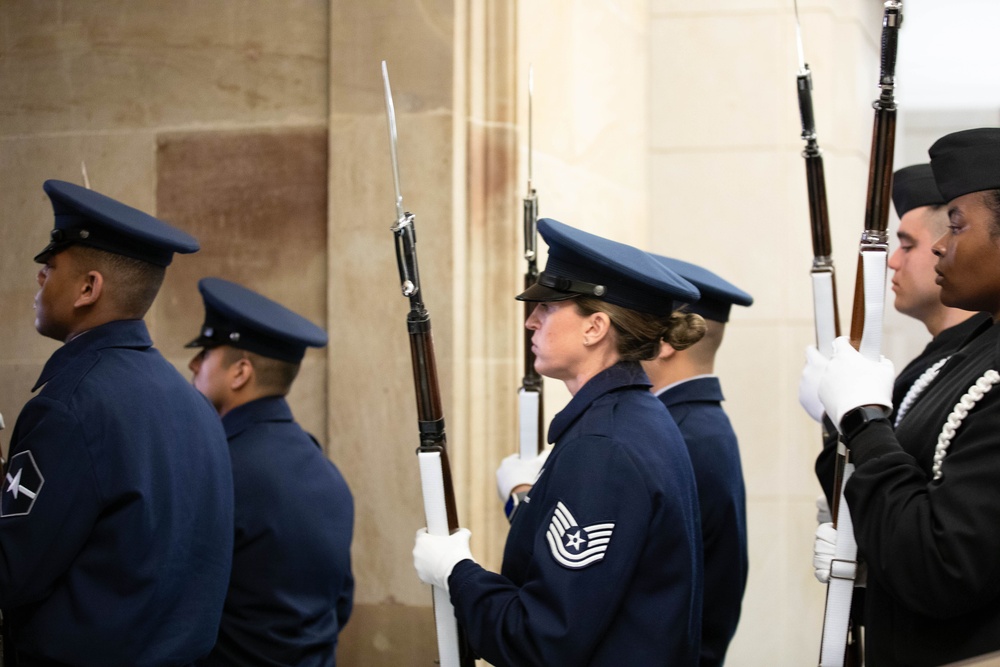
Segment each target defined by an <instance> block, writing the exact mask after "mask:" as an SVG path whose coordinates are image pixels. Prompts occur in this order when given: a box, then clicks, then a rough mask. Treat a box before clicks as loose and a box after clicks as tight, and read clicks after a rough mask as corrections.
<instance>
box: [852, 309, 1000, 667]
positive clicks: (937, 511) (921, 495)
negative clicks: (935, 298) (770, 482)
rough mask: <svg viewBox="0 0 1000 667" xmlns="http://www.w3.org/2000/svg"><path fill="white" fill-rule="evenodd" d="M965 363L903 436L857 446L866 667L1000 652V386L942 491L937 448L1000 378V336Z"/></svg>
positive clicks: (953, 451)
mask: <svg viewBox="0 0 1000 667" xmlns="http://www.w3.org/2000/svg"><path fill="white" fill-rule="evenodd" d="M976 334H977V335H974V337H973V338H972V339H971V340H970V341H969V342H967V343H966V344H965V346H964V347H962V348H961V349H960V350H959V351H957V352H955V353H954V354H953V355H952V357H951V359H950V360H949V361H948V363H947V364H946V365H945V366H944V367H943V368H942V369H941V372H940V374H939V375H938V376H937V379H936V380H935V381H934V383H933V384H932V385H931V386H930V387H928V388H927V389H926V390H925V391H924V393H923V395H922V396H921V397H920V398H919V399H918V400H917V402H916V403H914V405H913V407H912V408H911V409H910V410H909V412H907V414H906V416H905V417H904V418H903V420H902V422H901V423H900V424H899V427H898V428H897V429H896V432H895V434H894V433H893V431H892V428H891V427H890V426H889V425H888V424H887V423H884V422H882V423H880V422H874V423H872V424H870V425H869V426H868V427H867V428H865V429H864V430H862V431H861V432H860V433H859V434H858V435H857V436H856V437H855V438H854V439H853V440H852V441H851V443H850V448H851V455H852V458H853V459H854V461H855V465H856V466H857V467H856V469H855V471H854V474H853V475H852V476H851V479H850V480H848V482H847V486H846V488H845V491H844V493H845V495H846V496H847V501H848V504H849V505H850V508H851V518H852V520H853V522H854V532H855V536H856V538H857V542H858V551H859V555H860V556H861V558H863V560H864V561H865V562H866V563H867V564H868V587H867V596H866V599H867V602H866V613H865V621H866V623H865V624H866V626H867V631H866V634H865V644H866V653H867V657H866V663H867V664H870V665H878V666H879V667H882V666H886V667H893V666H895V665H907V666H913V667H921V666H927V665H942V664H946V663H951V662H954V661H958V660H962V659H965V658H970V657H972V656H976V655H980V654H983V653H989V652H993V651H997V650H1000V559H998V557H997V554H1000V530H998V528H997V527H998V526H1000V497H998V493H1000V455H998V448H997V445H998V443H1000V386H994V387H993V388H992V389H991V390H990V391H989V392H987V393H986V394H985V395H983V397H982V399H981V400H980V401H978V402H977V403H975V405H974V406H973V407H972V408H971V409H970V410H969V412H968V415H967V416H966V417H965V419H964V420H962V422H961V425H959V426H958V429H957V430H956V431H955V435H954V437H953V439H952V440H951V446H950V447H949V449H948V451H947V456H946V457H945V458H944V462H943V466H942V471H943V477H942V478H941V479H939V480H937V481H932V472H931V470H932V465H933V456H934V450H935V445H936V444H937V441H938V435H939V434H940V433H941V431H942V427H943V426H944V424H945V421H946V420H947V418H948V416H949V414H951V412H952V410H953V409H954V408H955V405H956V403H958V401H959V398H960V397H962V396H963V395H964V394H965V393H966V392H967V391H968V390H969V388H970V387H971V386H972V385H973V383H975V382H976V381H977V380H978V379H979V378H980V377H982V376H983V374H984V373H985V371H987V370H989V369H994V370H998V371H1000V325H995V324H992V323H986V324H984V325H983V326H982V327H981V328H980V330H979V331H978V332H976Z"/></svg>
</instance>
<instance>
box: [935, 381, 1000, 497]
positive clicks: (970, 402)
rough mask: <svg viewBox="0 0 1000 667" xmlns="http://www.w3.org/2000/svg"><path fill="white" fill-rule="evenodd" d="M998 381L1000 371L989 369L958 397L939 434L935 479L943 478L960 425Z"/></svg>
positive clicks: (936, 448)
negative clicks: (943, 467) (943, 468)
mask: <svg viewBox="0 0 1000 667" xmlns="http://www.w3.org/2000/svg"><path fill="white" fill-rule="evenodd" d="M998 382H1000V373H997V372H996V371H994V370H988V371H986V372H985V373H983V376H982V377H981V378H979V379H978V380H976V383H975V384H974V385H972V386H971V387H969V391H967V392H966V393H965V395H964V396H962V398H960V399H958V403H957V404H956V405H955V409H954V410H952V412H951V414H950V415H948V419H947V420H945V423H944V427H942V429H941V435H939V436H938V441H937V446H936V447H935V448H934V465H933V466H932V467H931V472H932V473H933V475H934V479H935V480H938V479H941V475H942V474H943V473H942V471H941V464H943V463H944V457H945V455H947V453H948V447H950V446H951V440H952V438H954V437H955V432H956V431H958V427H959V426H961V425H962V422H963V421H964V420H965V418H966V417H967V416H968V415H969V411H970V410H972V408H974V407H975V406H976V403H978V402H979V400H980V399H982V397H983V396H985V395H986V394H987V393H988V392H989V390H990V389H992V388H993V386H994V385H995V384H996V383H998Z"/></svg>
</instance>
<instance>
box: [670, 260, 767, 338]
mask: <svg viewBox="0 0 1000 667" xmlns="http://www.w3.org/2000/svg"><path fill="white" fill-rule="evenodd" d="M653 257H655V258H656V259H657V260H659V262H660V263H662V264H663V265H664V266H665V267H667V268H668V269H670V270H671V271H673V272H674V273H676V274H677V275H679V276H680V277H681V278H684V279H685V280H687V281H689V282H691V283H692V284H694V286H695V287H697V288H698V291H700V292H701V298H700V299H698V301H696V302H695V303H692V304H691V305H690V306H688V308H687V310H688V311H689V312H692V313H697V314H699V315H701V316H702V317H704V318H705V319H706V320H715V321H716V322H728V321H729V310H730V308H732V307H733V305H737V306H749V305H750V304H752V303H753V297H752V296H750V295H749V294H747V293H746V292H744V291H743V290H741V289H740V288H739V287H737V286H736V285H734V284H732V283H731V282H729V281H728V280H725V279H723V278H720V277H719V276H717V275H716V274H714V273H712V272H711V271H709V270H708V269H706V268H704V267H702V266H698V265H697V264H692V263H691V262H685V261H683V260H680V259H674V258H673V257H664V256H663V255H653Z"/></svg>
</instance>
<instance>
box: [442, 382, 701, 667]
mask: <svg viewBox="0 0 1000 667" xmlns="http://www.w3.org/2000/svg"><path fill="white" fill-rule="evenodd" d="M549 441H550V442H553V441H554V442H555V448H554V449H553V451H552V454H551V455H550V456H549V459H548V461H547V462H546V465H545V468H544V469H543V471H542V473H541V475H540V476H539V478H538V480H537V481H536V483H535V485H534V486H533V487H532V489H531V493H530V495H529V496H528V497H527V498H526V499H525V501H524V502H525V504H522V505H521V506H520V507H519V509H518V511H517V513H516V514H515V515H514V520H513V523H512V524H511V527H510V534H509V535H508V538H507V546H506V549H505V551H504V559H503V568H502V571H501V574H494V573H492V572H488V571H486V570H484V569H483V568H481V567H480V566H479V565H477V564H475V563H474V562H472V561H471V560H465V561H462V562H461V563H459V564H458V565H457V566H456V567H455V569H454V570H453V571H452V574H451V576H450V578H449V588H450V591H451V599H452V602H453V604H454V605H455V613H456V616H457V617H458V620H459V623H460V624H461V625H462V626H463V627H464V628H465V630H466V632H467V634H468V637H469V640H470V643H471V645H472V647H473V648H474V649H475V650H476V651H477V652H478V653H479V654H480V655H481V656H482V657H484V658H486V659H487V660H488V661H489V662H490V663H491V664H493V665H496V666H497V667H504V666H512V665H517V666H519V667H523V666H531V665H539V666H542V665H574V666H584V665H613V666H614V667H620V666H622V665H674V666H680V667H684V666H692V665H697V664H698V645H699V633H700V628H701V598H702V551H701V527H700V524H699V517H698V499H697V491H696V489H695V481H694V474H693V472H692V470H691V463H690V460H689V459H688V455H687V450H686V449H685V447H684V441H683V439H682V438H681V435H680V433H679V432H678V430H677V426H676V425H675V424H674V422H673V420H672V419H671V418H670V415H669V413H668V412H667V411H666V410H665V409H664V407H663V405H662V404H661V403H660V402H659V401H658V400H656V398H655V397H654V396H653V395H652V394H651V393H649V380H648V378H647V377H646V374H645V373H644V372H643V371H642V368H641V367H640V366H639V365H638V364H637V363H619V364H617V365H615V366H612V367H611V368H609V369H607V370H605V371H603V372H601V373H599V374H598V375H596V376H595V377H593V378H591V379H590V381H588V382H587V383H586V384H585V385H584V386H583V387H582V388H581V389H580V391H579V392H577V394H576V395H575V396H574V397H573V399H572V400H571V401H570V402H569V404H568V405H567V406H566V408H564V409H563V410H562V411H561V412H560V413H559V414H558V415H556V417H555V419H553V420H552V424H551V426H550V428H549Z"/></svg>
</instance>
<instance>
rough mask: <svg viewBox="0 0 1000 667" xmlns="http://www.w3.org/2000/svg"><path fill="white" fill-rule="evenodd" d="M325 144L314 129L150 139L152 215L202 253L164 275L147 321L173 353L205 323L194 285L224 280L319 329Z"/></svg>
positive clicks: (323, 288) (181, 260) (323, 308)
mask: <svg viewBox="0 0 1000 667" xmlns="http://www.w3.org/2000/svg"><path fill="white" fill-rule="evenodd" d="M326 174H327V135H326V131H325V130H324V129H323V128H292V129H271V130H255V131H223V132H193V133H167V134H163V135H160V136H159V138H158V140H157V190H156V197H157V206H156V208H157V215H159V216H160V217H161V218H163V219H165V220H169V221H170V222H171V223H173V224H175V225H176V226H178V227H179V228H181V229H184V230H185V231H187V232H189V233H191V234H193V235H194V236H195V237H196V238H198V240H199V242H200V243H201V250H200V251H199V252H198V253H195V254H194V255H190V256H179V257H177V258H175V261H174V263H173V264H172V265H171V266H170V269H169V270H168V272H167V278H166V280H165V281H164V284H163V288H162V289H161V290H160V296H159V298H158V299H157V301H156V303H155V304H154V306H153V310H152V311H151V316H150V318H149V321H150V323H151V325H152V326H153V328H154V340H156V341H157V342H158V344H160V345H162V346H165V347H180V346H183V345H184V344H185V343H187V342H188V341H189V340H191V339H192V338H194V337H195V335H196V334H197V332H198V331H199V329H200V327H201V323H202V321H203V319H204V310H203V308H202V306H201V299H200V295H199V292H198V288H197V284H198V280H200V279H201V278H204V277H206V276H214V277H219V278H224V279H227V280H232V281H234V282H237V283H239V284H241V285H244V286H246V287H248V288H250V289H252V290H255V291H258V292H260V293H261V294H263V295H264V296H267V297H268V298H271V299H274V300H275V301H278V302H280V303H282V304H283V305H285V306H286V307H288V308H289V309H291V310H293V311H295V312H297V313H299V314H301V315H302V316H303V317H305V318H307V319H309V320H312V321H313V322H315V323H317V324H319V325H321V326H324V325H325V320H326V267H325V265H326V259H327V258H326V234H327V230H326V215H327V192H326V180H327V179H326Z"/></svg>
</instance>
